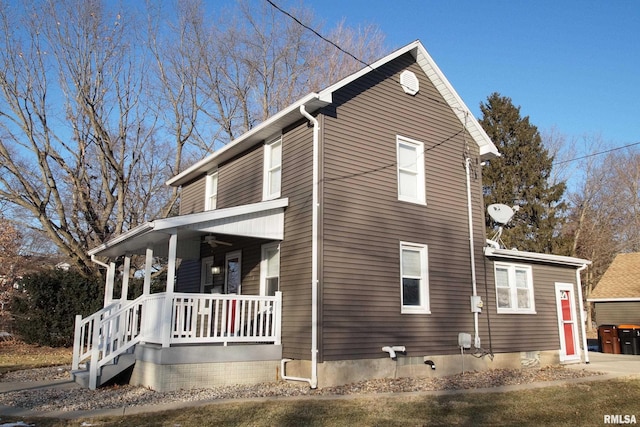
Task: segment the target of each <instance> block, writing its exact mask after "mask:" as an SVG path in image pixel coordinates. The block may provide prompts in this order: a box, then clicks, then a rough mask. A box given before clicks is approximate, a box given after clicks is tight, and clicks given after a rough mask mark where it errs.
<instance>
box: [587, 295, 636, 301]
mask: <svg viewBox="0 0 640 427" xmlns="http://www.w3.org/2000/svg"><path fill="white" fill-rule="evenodd" d="M587 301H589V302H640V296H637V297H628V298H587Z"/></svg>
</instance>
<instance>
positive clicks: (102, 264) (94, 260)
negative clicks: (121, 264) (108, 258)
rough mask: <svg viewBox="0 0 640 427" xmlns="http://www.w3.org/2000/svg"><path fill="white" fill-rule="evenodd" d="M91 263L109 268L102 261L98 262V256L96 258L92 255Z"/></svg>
mask: <svg viewBox="0 0 640 427" xmlns="http://www.w3.org/2000/svg"><path fill="white" fill-rule="evenodd" d="M91 261H92V262H93V263H95V264H98V265H99V266H101V267H104V268H109V265H107V264H105V263H104V262H102V261H98V259H97V258H96V256H95V255H91Z"/></svg>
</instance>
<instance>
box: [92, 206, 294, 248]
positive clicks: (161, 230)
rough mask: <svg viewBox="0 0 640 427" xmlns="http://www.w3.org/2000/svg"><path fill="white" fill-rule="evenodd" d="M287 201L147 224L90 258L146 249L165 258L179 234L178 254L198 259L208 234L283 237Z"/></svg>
mask: <svg viewBox="0 0 640 427" xmlns="http://www.w3.org/2000/svg"><path fill="white" fill-rule="evenodd" d="M288 205H289V199H287V198H282V199H276V200H269V201H266V202H260V203H253V204H250V205H243V206H237V207H233V208H226V209H216V210H212V211H206V212H199V213H195V214H190V215H181V216H176V217H171V218H164V219H157V220H154V221H150V222H147V223H145V224H142V225H140V226H138V227H136V228H133V229H131V230H129V231H127V232H126V233H123V234H121V235H119V236H117V237H115V238H113V239H111V240H109V241H108V242H106V243H104V244H102V245H100V246H98V247H96V248H93V249H91V250H90V251H89V252H88V253H89V255H90V256H94V255H95V256H103V257H109V258H114V257H117V256H121V255H134V254H139V255H143V254H145V252H146V249H147V248H151V249H153V253H154V255H155V256H166V254H167V251H168V242H169V237H170V236H171V235H172V234H177V235H178V248H177V251H178V253H177V255H178V257H180V258H197V257H198V256H199V251H200V245H199V242H200V237H201V236H203V235H206V234H209V233H218V234H225V235H231V236H243V237H253V238H258V239H268V240H282V239H283V238H284V210H285V208H286V207H287V206H288Z"/></svg>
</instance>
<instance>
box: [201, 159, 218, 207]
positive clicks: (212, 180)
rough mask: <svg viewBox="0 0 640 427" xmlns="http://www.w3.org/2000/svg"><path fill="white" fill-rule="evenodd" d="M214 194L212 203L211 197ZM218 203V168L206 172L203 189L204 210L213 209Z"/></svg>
mask: <svg viewBox="0 0 640 427" xmlns="http://www.w3.org/2000/svg"><path fill="white" fill-rule="evenodd" d="M214 196H215V200H214V202H213V203H212V202H211V199H212V198H213V197H214ZM217 205H218V169H217V168H216V169H214V170H212V171H211V172H209V173H208V174H207V178H206V183H205V191H204V210H205V211H211V210H214V209H215V208H216V207H217Z"/></svg>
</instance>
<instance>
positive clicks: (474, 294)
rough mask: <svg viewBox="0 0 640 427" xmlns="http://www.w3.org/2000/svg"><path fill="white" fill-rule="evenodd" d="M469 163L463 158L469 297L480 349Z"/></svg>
mask: <svg viewBox="0 0 640 427" xmlns="http://www.w3.org/2000/svg"><path fill="white" fill-rule="evenodd" d="M469 163H471V159H470V158H469V157H466V158H465V162H464V169H465V172H466V173H467V211H468V217H469V254H470V256H471V288H472V297H471V305H472V307H471V310H472V311H473V327H474V332H475V337H474V343H473V344H474V347H475V348H480V335H479V334H478V314H479V313H478V310H479V307H475V306H474V305H475V304H477V302H476V301H477V300H478V289H477V284H476V259H475V247H474V243H473V206H472V204H471V201H472V200H471V172H470V167H469Z"/></svg>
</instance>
